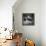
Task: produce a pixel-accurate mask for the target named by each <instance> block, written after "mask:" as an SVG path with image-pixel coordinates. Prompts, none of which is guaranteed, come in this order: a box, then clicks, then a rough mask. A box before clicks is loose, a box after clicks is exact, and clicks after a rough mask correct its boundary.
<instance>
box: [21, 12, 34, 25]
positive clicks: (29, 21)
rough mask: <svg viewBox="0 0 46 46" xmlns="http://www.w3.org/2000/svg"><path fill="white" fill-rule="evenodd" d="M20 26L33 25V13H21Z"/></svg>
mask: <svg viewBox="0 0 46 46" xmlns="http://www.w3.org/2000/svg"><path fill="white" fill-rule="evenodd" d="M22 24H23V25H34V13H23V14H22Z"/></svg>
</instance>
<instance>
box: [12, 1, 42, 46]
mask: <svg viewBox="0 0 46 46" xmlns="http://www.w3.org/2000/svg"><path fill="white" fill-rule="evenodd" d="M20 1H21V0H20ZM16 5H17V6H16ZM40 11H41V1H40V0H22V2H21V3H16V4H15V5H14V6H13V14H14V19H15V22H14V24H15V29H17V30H18V32H22V33H23V37H24V38H25V39H26V38H27V39H31V40H34V41H35V44H36V46H41V34H40V32H41V29H40V15H41V13H40ZM23 13H35V25H34V26H23V25H22V14H23Z"/></svg>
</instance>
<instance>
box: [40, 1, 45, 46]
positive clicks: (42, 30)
mask: <svg viewBox="0 0 46 46" xmlns="http://www.w3.org/2000/svg"><path fill="white" fill-rule="evenodd" d="M40 19H41V21H40V22H41V41H42V46H46V0H42V1H41V17H40Z"/></svg>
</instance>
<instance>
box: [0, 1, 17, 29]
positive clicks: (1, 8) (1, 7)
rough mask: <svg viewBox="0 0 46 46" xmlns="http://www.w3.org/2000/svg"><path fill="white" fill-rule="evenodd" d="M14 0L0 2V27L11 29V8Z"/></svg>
mask: <svg viewBox="0 0 46 46" xmlns="http://www.w3.org/2000/svg"><path fill="white" fill-rule="evenodd" d="M15 2H16V0H0V27H7V28H9V29H11V28H12V6H13V4H14V3H15Z"/></svg>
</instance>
